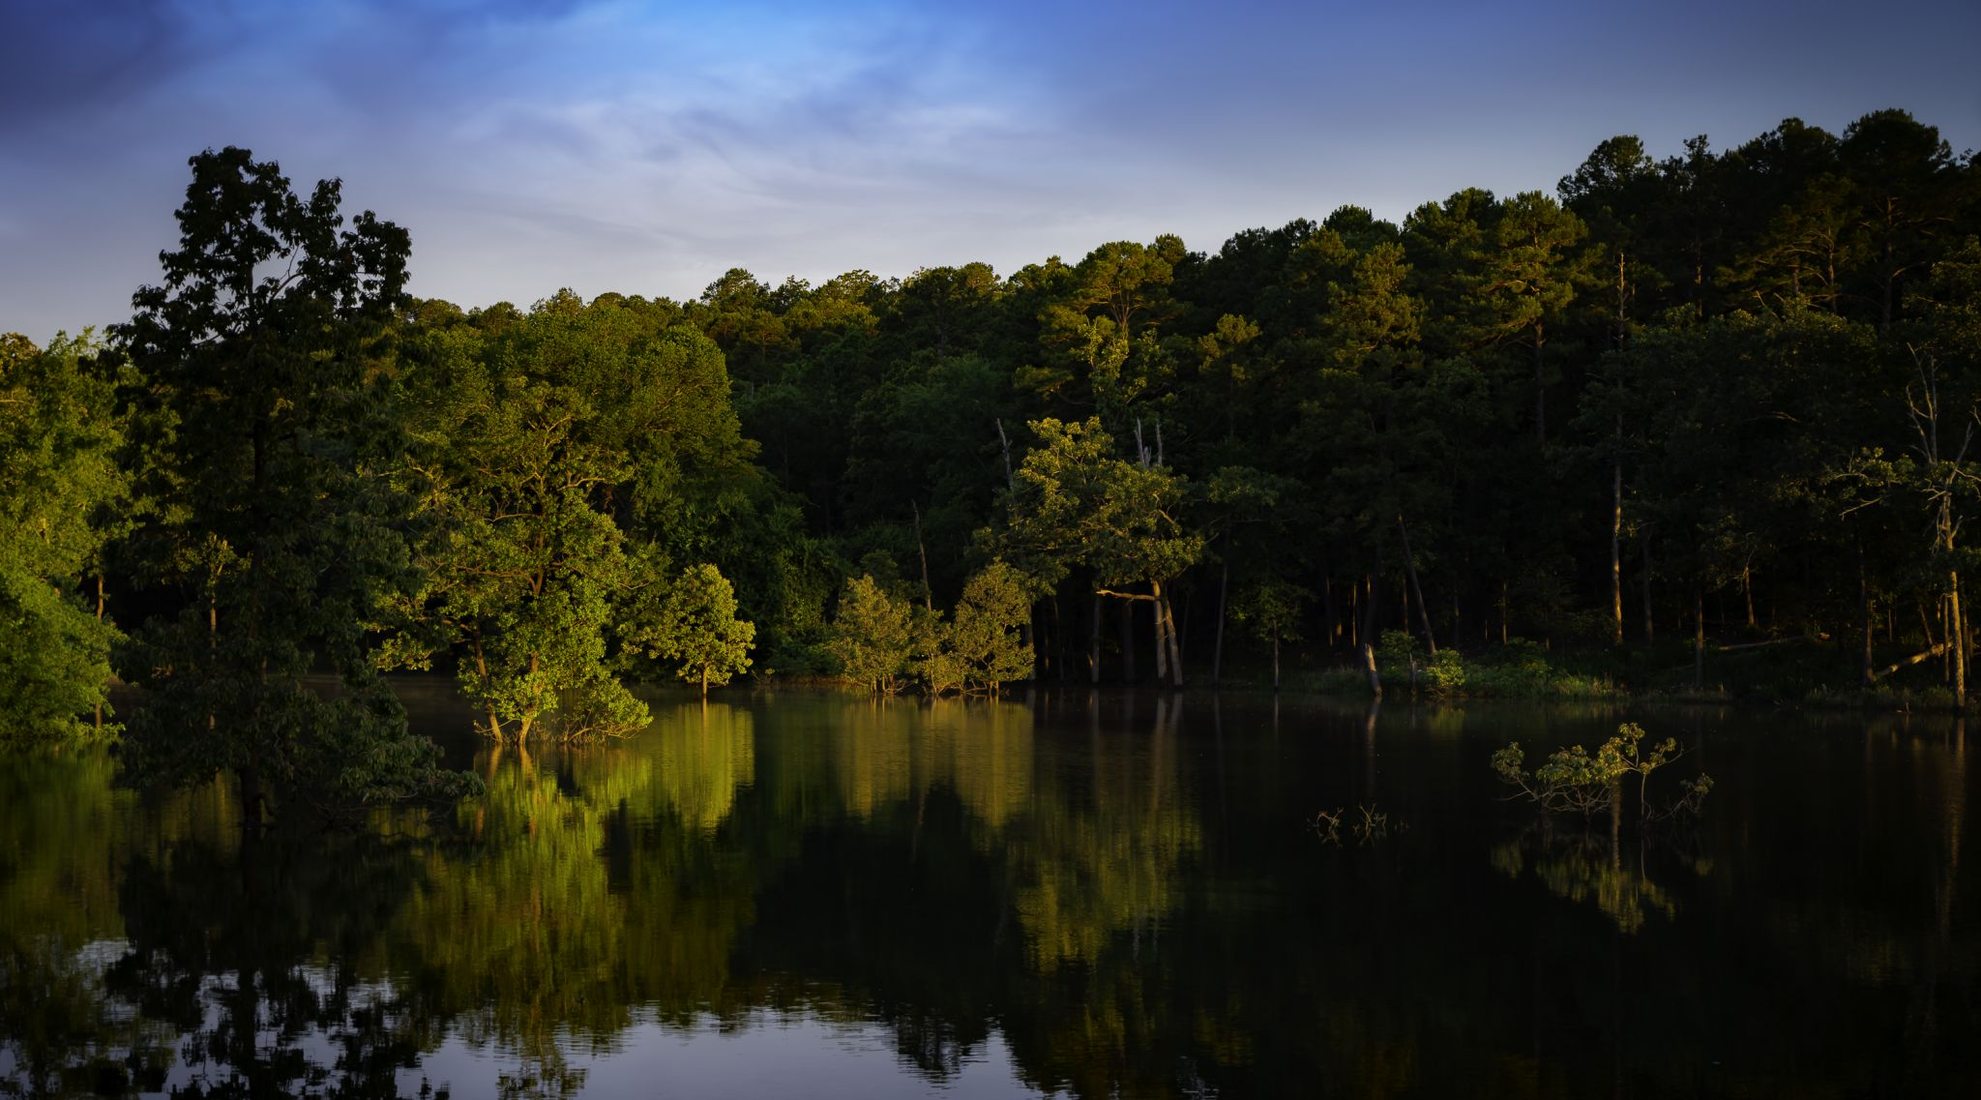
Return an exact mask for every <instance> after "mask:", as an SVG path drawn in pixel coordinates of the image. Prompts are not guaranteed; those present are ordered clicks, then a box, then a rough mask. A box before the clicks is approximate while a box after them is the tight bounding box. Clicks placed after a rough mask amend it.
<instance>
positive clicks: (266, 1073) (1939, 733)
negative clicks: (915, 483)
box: [0, 679, 1981, 1097]
mask: <svg viewBox="0 0 1981 1100" xmlns="http://www.w3.org/2000/svg"><path fill="white" fill-rule="evenodd" d="M399 683H400V685H401V687H402V693H403V695H404V697H405V698H406V699H407V704H408V710H409V712H410V713H411V715H412V716H413V718H414V720H415V722H416V724H418V725H420V726H422V727H425V728H427V729H430V730H431V731H433V733H434V734H435V736H436V737H437V738H439V739H440V740H441V741H442V742H443V744H445V745H446V746H448V749H449V752H450V753H451V754H452V757H453V759H454V761H455V763H456V766H459V767H463V768H473V769H474V770H476V771H477V772H479V773H480V774H481V775H482V776H483V778H484V779H485V781H486V782H487V785H488V793H487V795H486V796H485V797H482V798H480V799H477V800H474V801H471V802H468V803H465V804H463V805H462V806H461V807H459V808H458V809H456V810H454V811H451V812H442V813H438V814H433V815H410V814H402V815H397V816H393V817H390V818H386V817H381V818H380V819H379V820H378V821H376V822H374V823H373V826H372V827H371V828H367V829H361V830H356V831H350V832H345V833H340V834H336V835H332V836H328V837H324V836H316V837H297V836H289V835H286V834H284V833H282V832H281V831H279V830H278V831H276V832H274V833H273V834H271V835H269V836H267V837H264V838H262V839H261V840H259V841H257V842H256V843H254V844H252V845H248V846H245V847H244V845H243V842H242V840H241V836H240V832H239V827H238V818H237V816H236V812H235V810H234V808H233V806H232V804H231V802H230V801H229V792H228V791H227V790H226V789H225V787H224V785H217V786H216V787H214V788H210V789H206V790H201V791H194V792H189V793H184V794H180V795H175V796H172V797H169V798H163V799H146V798H141V797H139V796H138V795H136V794H134V793H131V792H128V791H124V790H120V789H117V788H115V787H114V786H113V783H112V780H113V777H114V766H113V764H112V763H111V762H110V761H109V760H108V759H107V758H106V757H104V756H102V755H94V754H80V755H75V754H72V755H69V756H65V757H56V758H36V759H29V760H16V761H11V762H9V764H8V766H7V768H6V770H5V771H4V772H0V1092H12V1093H25V1094H29V1095H34V1094H41V1093H50V1094H72V1095H90V1094H106V1095H129V1094H139V1093H144V1092H154V1093H155V1092H163V1091H171V1090H178V1091H179V1092H181V1093H182V1094H186V1095H216V1094H218V1095H254V1096H264V1095H265V1096H283V1095H297V1094H321V1095H332V1094H335V1095H356V1096H375V1095H394V1094H399V1095H409V1096H413V1095H440V1094H444V1095H449V1096H453V1097H480V1096H494V1095H505V1096H567V1095H588V1096H634V1095H638V1096H647V1095H667V1096H695V1097H700V1096H736V1097H757V1096H774V1095H805V1096H844V1097H875V1096H919V1095H928V1094H940V1095H944V1096H954V1097H993V1096H1015V1095H1040V1094H1051V1095H1060V1096H1078V1097H1108V1096H1126V1097H1145V1096H1147V1097H1161V1096H1211V1095H1215V1096H1296V1095H1298V1096H1356V1097H1365V1096H1407V1095H1421V1096H1448V1095H1477V1096H1522V1097H1537V1096H1564V1097H1568V1096H1592V1095H1605V1096H1662V1095H1677V1094H1682V1095H1690V1096H1935V1095H1948V1096H1954V1095H1958V1096H1971V1095H1976V1094H1977V1093H1978V1092H1981V981H1978V980H1977V979H1978V978H1981V922H1978V921H1977V919H1976V912H1977V901H1981V893H1978V892H1981V881H1977V869H1976V868H1975V866H1974V864H1975V863H1976V860H1974V859H1972V858H1970V859H1969V860H1968V866H1963V865H1962V861H1961V855H1962V852H1963V849H1964V848H1966V847H1967V846H1968V841H1969V837H1970V835H1971V833H1972V831H1973V830H1972V828H1971V826H1970V825H1969V823H1968V820H1967V817H1966V807H1967V803H1968V801H1969V795H1970V794H1971V793H1972V792H1973V790H1974V787H1975V783H1976V769H1975V767H1974V766H1973V764H1972V763H1971V761H1970V752H1969V749H1968V746H1967V743H1966V742H1967V734H1966V731H1965V730H1964V728H1963V727H1962V726H1961V725H1960V724H1958V723H1956V722H1955V721H1953V720H1951V719H1947V718H1944V717H1939V718H1927V717H1919V716H1910V717H1909V716H1905V715H1886V716H1878V717H1873V718H1864V717H1861V716H1856V715H1851V716H1813V715H1808V714H1792V713H1782V712H1769V711H1744V710H1736V709H1713V708H1669V709H1659V708H1636V707H1631V708H1618V707H1610V706H1547V707H1543V706H1525V707H1522V706H1514V705H1493V706H1486V705H1467V706H1465V707H1462V708H1437V707H1431V706H1425V705H1412V704H1411V703H1410V702H1409V701H1407V700H1400V701H1392V702H1389V703H1386V704H1384V705H1383V706H1382V707H1381V708H1380V709H1378V710H1376V711H1374V712H1371V711H1369V710H1368V709H1366V708H1364V707H1361V706H1346V705H1342V704H1339V703H1330V702H1327V701H1323V700H1314V699H1302V700H1294V699H1291V698H1288V699H1285V700H1282V701H1279V702H1277V703H1276V702H1275V701H1274V700H1273V699H1272V698H1270V697H1268V696H1260V695H1245V696H1225V697H1222V698H1215V697H1213V696H1211V695H1208V694H1201V693H1198V694H1191V695H1188V696H1186V697H1183V698H1181V699H1180V700H1179V699H1177V698H1174V697H1167V698H1166V697H1159V696H1158V695H1156V694H1153V693H1145V694H1126V693H1098V694H1089V693H1087V692H1085V691H1079V692H1070V693H1066V692H1046V691H1038V692H1033V693H1030V694H1021V695H1019V696H1018V697H1016V699H1014V700H1007V701H1004V702H996V703H993V702H979V701H972V702H937V703H934V704H930V703H928V702H925V701H918V700H915V699H895V700H889V701H885V702H876V701H871V700H868V699H866V698H862V697H854V696H847V695H832V694H812V693H804V692H795V691H779V692H761V693H757V694H755V695H751V694H746V693H741V692H734V693H728V694H724V695H722V696H721V697H720V698H719V699H718V700H717V701H712V702H710V703H708V704H707V705H703V704H702V703H701V702H700V701H698V700H691V699H687V698H684V697H680V696H656V697H654V699H655V702H654V712H655V714H656V716H657V720H656V721H655V723H654V725H653V726H652V727H651V728H650V729H648V730H646V731H645V732H643V733H641V734H639V735H638V736H635V737H632V738H628V739H625V740H621V741H615V742H611V743H608V744H605V745H602V746H597V747H591V748H583V749H560V748H556V747H553V746H542V747H533V748H531V749H530V750H529V751H527V752H524V751H520V750H518V749H516V748H514V747H509V748H504V749H497V748H494V747H491V746H490V745H488V744H486V743H484V742H480V741H478V740H477V739H475V737H474V736H473V735H472V733H471V731H470V724H471V722H472V716H471V715H470V714H469V712H468V711H467V710H466V708H464V707H462V706H460V705H459V704H458V703H457V702H456V701H455V700H454V698H453V696H452V694H451V692H450V691H449V690H448V688H447V686H446V685H445V684H444V683H442V682H440V681H437V680H419V679H407V680H402V681H400V682H399ZM1625 719H1629V720H1634V721H1637V722H1640V723H1641V724H1643V725H1644V726H1645V727H1646V728H1647V729H1648V730H1649V731H1650V733H1651V735H1652V737H1654V738H1663V737H1666V736H1670V737H1675V738H1677V739H1678V740H1679V741H1680V743H1681V744H1682V745H1683V747H1684V748H1685V750H1686V752H1685V755H1684V756H1683V758H1681V759H1679V760H1678V761H1676V762H1675V763H1673V764H1670V765H1668V766H1667V767H1666V769H1665V770H1664V771H1661V772H1660V773H1658V774H1657V775H1656V776H1655V777H1654V778H1653V781H1652V783H1653V793H1654V795H1656V794H1658V793H1659V791H1660V789H1661V787H1662V788H1664V789H1665V790H1666V791H1667V792H1669V790H1672V789H1675V782H1674V781H1675V780H1676V779H1677V778H1681V777H1687V776H1691V775H1695V774H1697V773H1699V772H1700V771H1702V770H1703V771H1704V772H1706V773H1708V774H1710V775H1711V777H1712V779H1713V781H1714V786H1713V789H1712V791H1711V794H1710V795H1709V796H1708V797H1707V799H1706V801H1705V803H1704V809H1703V812H1702V814H1701V815H1700V816H1699V817H1698V818H1697V820H1696V821H1692V822H1686V821H1683V820H1673V821H1670V822H1666V823H1662V824H1658V825H1655V826H1649V827H1644V828H1637V827H1635V826H1634V814H1635V809H1634V803H1631V806H1632V811H1631V815H1630V816H1631V822H1630V823H1629V824H1631V827H1628V828H1626V829H1625V830H1624V831H1623V834H1622V836H1621V839H1620V842H1619V843H1618V844H1617V845H1616V846H1614V847H1612V845H1611V842H1610V835H1609V821H1608V818H1607V816H1605V817H1604V818H1603V819H1602V820H1600V821H1594V822H1590V823H1586V824H1585V823H1584V822H1583V821H1582V820H1581V819H1579V818H1560V817H1557V818H1554V819H1551V820H1549V819H1543V818H1541V817H1539V816H1538V815H1537V814H1536V813H1535V811H1534V810H1533V809H1532V808H1531V807H1529V806H1526V805H1523V804H1520V803H1517V802H1512V801H1508V800H1507V799H1506V798H1505V795H1506V794H1507V788H1506V787H1505V786H1504V785H1503V784H1501V783H1500V782H1499V780H1498V779H1497V778H1496V777H1495V775H1494V774H1493V771H1492V768H1491V765H1490V758H1491V756H1492V754H1493V752H1494V751H1495V750H1496V749H1498V748H1499V747H1500V746H1502V745H1504V744H1506V743H1507V742H1508V741H1512V740H1518V741H1520V742H1521V743H1522V744H1523V745H1525V746H1527V748H1528V750H1529V761H1530V764H1531V763H1532V762H1533V761H1534V760H1535V758H1536V757H1538V756H1539V755H1540V754H1541V753H1540V752H1537V751H1536V750H1541V751H1545V750H1548V749H1552V748H1556V747H1560V746H1563V745H1567V744H1571V743H1584V744H1589V745H1591V746H1593V745H1594V744H1595V743H1597V742H1599V741H1601V740H1602V739H1603V738H1604V737H1606V736H1608V735H1609V734H1610V733H1613V732H1614V731H1615V729H1616V727H1617V724H1618V723H1619V722H1621V721H1623V720H1625ZM1323 811H1325V812H1327V813H1328V814H1338V816H1337V817H1336V818H1335V820H1334V822H1333V824H1330V823H1329V822H1328V820H1327V819H1326V818H1324V817H1319V818H1317V815H1318V814H1321V813H1322V812H1323Z"/></svg>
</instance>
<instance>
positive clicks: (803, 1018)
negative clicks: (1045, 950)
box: [399, 1012, 1039, 1100]
mask: <svg viewBox="0 0 1981 1100" xmlns="http://www.w3.org/2000/svg"><path fill="white" fill-rule="evenodd" d="M894 1048H895V1038H894V1035H893V1033H892V1032H890V1031H888V1030H887V1029H886V1028H885V1027H883V1026H881V1025H877V1024H858V1025H854V1024H842V1023H836V1022H829V1021H824V1020H820V1019H817V1018H816V1017H812V1016H808V1015H791V1016H786V1015H779V1014H775V1013H771V1012H753V1013H750V1014H749V1015H748V1016H746V1017H745V1018H744V1019H743V1020H742V1022H741V1024H740V1026H722V1025H718V1024H717V1023H716V1022H715V1021H713V1020H707V1021H703V1022H701V1023H698V1024H697V1025H696V1026H694V1027H693V1028H690V1029H681V1028H674V1027H664V1026H661V1025H659V1024H654V1023H650V1022H642V1023H637V1024H635V1025H633V1026H632V1027H631V1028H628V1029H627V1030H626V1033H625V1034H624V1035H622V1036H620V1038H619V1041H618V1042H616V1043H615V1044H614V1046H613V1049H611V1050H609V1051H603V1052H599V1053H584V1052H582V1051H581V1050H573V1051H570V1052H568V1053H567V1057H568V1058H569V1064H570V1066H571V1067H572V1068H574V1069H578V1070H582V1071H584V1074H585V1083H584V1092H583V1095H585V1096H598V1097H618V1096H654V1097H674V1096H680V1097H696V1098H708V1100H720V1098H724V1097H736V1098H738V1100H743V1098H749V1100H758V1098H762V1097H773V1096H803V1097H810V1098H816V1100H838V1098H844V1100H861V1098H865V1097H895V1096H901V1097H906V1096H928V1095H930V1094H931V1093H937V1094H940V1095H942V1096H945V1097H954V1098H955V1100H973V1098H975V1097H1007V1096H1013V1095H1021V1094H1022V1095H1039V1093H1038V1092H1037V1091H1036V1090H1033V1089H1029V1088H1027V1087H1026V1086H1025V1085H1024V1084H1023V1083H1021V1082H1020V1081H1019V1080H1018V1076H1017V1073H1016V1070H1015V1067H1014V1066H1013V1064H1012V1061H1011V1051H1010V1049H1009V1048H1008V1047H1007V1046H1006V1045H1005V1042H1004V1039H1003V1037H1002V1036H1001V1035H998V1034H996V1033H993V1034H992V1035H991V1037H990V1038H989V1039H988V1040H986V1041H985V1042H984V1043H983V1044H982V1045H981V1046H979V1047H977V1048H976V1049H975V1050H973V1051H972V1052H971V1053H970V1054H969V1055H968V1056H966V1057H964V1058H963V1060H962V1065H961V1068H960V1070H959V1071H958V1072H957V1073H955V1074H954V1075H953V1076H951V1077H949V1078H948V1079H947V1080H944V1081H941V1082H934V1081H930V1080H929V1079H928V1078H927V1077H925V1076H923V1075H922V1074H921V1073H920V1072H919V1071H917V1070H916V1069H915V1068H914V1067H912V1066H910V1065H907V1064H904V1063H903V1062H902V1061H901V1060H900V1059H898V1058H896V1057H895V1055H894ZM510 1072H513V1060H512V1059H510V1058H508V1057H506V1056H505V1055H504V1054H503V1053H502V1052H500V1051H498V1050H495V1049H492V1048H489V1047H483V1048H480V1049H477V1048H475V1047H472V1046H470V1045H468V1044H467V1043H465V1042H463V1041H462V1040H461V1039H460V1038H459V1037H450V1038H449V1039H448V1040H447V1041H446V1042H445V1043H443V1044H442V1045H441V1046H440V1048H439V1049H438V1050H435V1051H434V1052H432V1053H431V1054H428V1055H427V1056H426V1057H425V1059H424V1060H423V1062H422V1063H421V1065H420V1067H419V1068H418V1069H416V1070H406V1071H403V1072H401V1073H400V1075H399V1089H400V1092H401V1093H403V1094H406V1095H412V1094H413V1093H416V1092H417V1091H418V1090H419V1087H420V1084H421V1082H423V1081H424V1082H428V1083H431V1084H432V1085H433V1087H434V1088H436V1089H439V1088H451V1089H452V1091H453V1096H454V1097H455V1098H457V1100H469V1098H472V1097H479V1096H488V1095H493V1094H494V1093H495V1090H496V1082H497V1080H498V1079H499V1078H500V1077H501V1076H502V1075H503V1074H505V1073H510Z"/></svg>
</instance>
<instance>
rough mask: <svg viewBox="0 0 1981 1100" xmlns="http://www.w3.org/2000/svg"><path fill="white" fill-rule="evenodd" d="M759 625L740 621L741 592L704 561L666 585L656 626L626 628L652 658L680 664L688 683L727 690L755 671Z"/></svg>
mask: <svg viewBox="0 0 1981 1100" xmlns="http://www.w3.org/2000/svg"><path fill="white" fill-rule="evenodd" d="M756 634H757V628H756V626H755V625H754V624H752V623H749V622H747V621H745V620H742V619H739V618H737V617H736V593H735V590H734V589H733V588H731V587H730V584H729V581H728V579H727V578H725V577H724V576H723V575H722V571H721V570H719V569H717V568H716V567H715V566H713V565H710V564H708V563H707V562H704V563H702V564H700V565H692V566H689V567H688V568H687V569H684V570H682V572H681V574H680V576H678V577H676V578H674V580H673V582H672V583H670V584H668V585H667V586H666V589H665V591H664V592H663V593H662V594H661V596H660V599H659V606H658V608H657V609H656V612H655V615H654V618H653V620H652V621H651V622H635V623H632V624H629V626H628V627H627V628H626V641H627V644H628V645H629V646H631V647H632V648H633V649H635V650H636V651H640V652H642V653H643V654H644V655H645V656H647V657H650V658H658V659H661V660H666V661H672V662H678V667H677V669H676V674H677V675H679V676H680V677H681V678H682V679H683V680H687V681H689V682H691V683H693V682H697V681H698V682H699V683H700V684H701V689H702V694H703V695H704V696H706V695H707V694H708V689H709V685H711V684H713V685H715V686H717V687H721V686H722V685H724V684H727V683H728V682H729V681H730V679H731V678H732V677H734V676H735V675H737V674H738V673H741V672H747V671H748V670H749V668H750V643H751V642H752V641H753V640H754V639H755V638H756Z"/></svg>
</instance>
